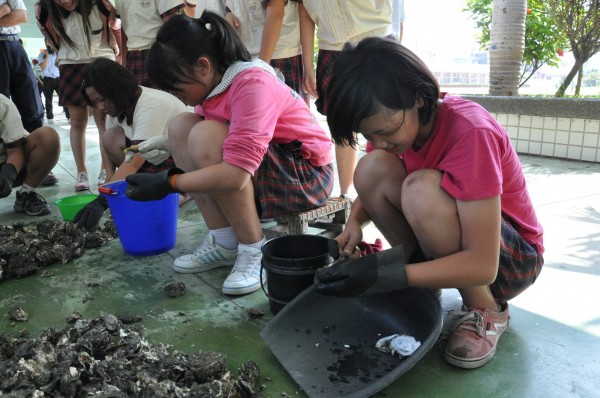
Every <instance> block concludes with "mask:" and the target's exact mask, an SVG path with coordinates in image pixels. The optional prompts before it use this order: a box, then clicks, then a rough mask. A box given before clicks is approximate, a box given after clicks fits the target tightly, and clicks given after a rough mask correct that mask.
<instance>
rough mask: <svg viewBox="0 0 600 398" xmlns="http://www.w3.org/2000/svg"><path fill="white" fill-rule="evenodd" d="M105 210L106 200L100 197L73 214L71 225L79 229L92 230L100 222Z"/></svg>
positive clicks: (106, 206) (106, 207)
mask: <svg viewBox="0 0 600 398" xmlns="http://www.w3.org/2000/svg"><path fill="white" fill-rule="evenodd" d="M106 209H108V203H107V202H106V198H105V197H104V196H102V195H100V196H98V197H97V198H96V199H94V200H92V201H91V202H90V203H88V204H87V205H85V206H84V207H83V208H82V209H81V210H79V211H78V212H77V214H75V217H74V218H73V223H75V224H77V226H78V227H81V228H85V229H92V228H94V227H95V226H96V225H98V221H100V219H101V218H102V216H103V215H104V212H105V211H106Z"/></svg>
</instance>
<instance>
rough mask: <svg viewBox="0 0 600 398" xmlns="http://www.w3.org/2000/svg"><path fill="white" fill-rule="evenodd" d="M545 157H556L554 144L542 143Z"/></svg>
mask: <svg viewBox="0 0 600 398" xmlns="http://www.w3.org/2000/svg"><path fill="white" fill-rule="evenodd" d="M541 155H543V156H554V144H550V143H542V153H541Z"/></svg>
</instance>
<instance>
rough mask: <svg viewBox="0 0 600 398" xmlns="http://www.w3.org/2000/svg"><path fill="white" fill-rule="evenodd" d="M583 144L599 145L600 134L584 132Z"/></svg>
mask: <svg viewBox="0 0 600 398" xmlns="http://www.w3.org/2000/svg"><path fill="white" fill-rule="evenodd" d="M583 146H588V147H593V148H597V147H598V134H590V133H584V134H583Z"/></svg>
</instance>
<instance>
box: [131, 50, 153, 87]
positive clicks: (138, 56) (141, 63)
mask: <svg viewBox="0 0 600 398" xmlns="http://www.w3.org/2000/svg"><path fill="white" fill-rule="evenodd" d="M148 51H149V50H139V51H138V50H132V51H127V61H126V67H127V69H128V70H130V71H131V73H133V75H134V76H135V78H136V79H137V83H138V84H139V85H140V86H144V87H151V88H155V86H154V84H152V82H151V81H150V77H149V76H148V73H146V56H147V55H148Z"/></svg>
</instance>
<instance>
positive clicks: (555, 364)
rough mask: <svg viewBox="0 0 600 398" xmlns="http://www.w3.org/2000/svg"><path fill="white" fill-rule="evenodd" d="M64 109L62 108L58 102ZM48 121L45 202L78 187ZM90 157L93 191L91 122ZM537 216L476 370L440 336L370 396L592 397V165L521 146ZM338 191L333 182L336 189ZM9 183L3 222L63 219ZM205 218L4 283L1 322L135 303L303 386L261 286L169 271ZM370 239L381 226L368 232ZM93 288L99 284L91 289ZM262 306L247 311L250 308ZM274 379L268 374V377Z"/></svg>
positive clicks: (191, 217)
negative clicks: (454, 359)
mask: <svg viewBox="0 0 600 398" xmlns="http://www.w3.org/2000/svg"><path fill="white" fill-rule="evenodd" d="M58 109H59V110H60V108H58ZM56 121H57V123H56V124H55V125H53V126H54V127H55V128H56V129H57V131H58V132H59V133H60V136H61V141H62V153H61V157H60V161H59V165H57V166H56V167H55V169H54V173H55V174H56V175H57V176H58V177H59V179H60V182H59V183H58V185H56V186H53V187H47V188H41V189H40V193H41V194H42V195H43V196H44V197H45V198H46V199H47V200H48V202H49V203H53V202H54V201H55V200H57V199H59V198H60V197H63V196H68V195H72V194H74V191H73V184H74V175H75V167H74V161H73V156H72V153H71V151H70V144H69V125H68V123H67V122H66V120H65V119H64V116H63V115H62V113H60V114H59V115H57V117H56ZM86 138H87V148H88V156H87V159H88V167H89V170H90V178H91V180H92V184H91V185H92V186H91V189H92V190H95V189H96V185H95V179H96V176H97V175H98V172H99V165H100V157H99V151H98V144H97V142H98V135H97V130H96V129H95V127H94V126H93V124H91V125H90V127H89V128H88V132H87V135H86ZM521 160H522V163H523V167H524V169H525V172H526V175H527V181H528V184H529V189H530V192H531V196H532V198H533V201H534V203H535V205H536V207H537V211H538V216H539V218H540V219H541V222H542V224H543V226H544V228H545V230H546V233H545V244H546V248H547V252H546V256H545V258H546V264H545V266H544V269H543V271H542V273H541V275H540V277H539V279H538V281H537V282H536V283H535V284H534V285H533V286H532V287H531V288H530V289H528V290H527V291H526V292H525V293H523V294H522V295H521V296H520V297H517V298H516V299H514V300H512V301H511V302H510V311H511V323H510V327H509V329H508V330H507V332H506V333H505V334H504V336H503V337H502V339H501V341H500V345H499V347H498V351H497V352H496V356H495V358H494V359H493V360H492V361H491V362H490V363H489V364H487V365H486V366H484V367H483V368H481V369H478V370H470V371H467V370H462V369H458V368H455V367H452V366H450V365H448V364H446V363H445V362H444V360H443V349H444V342H443V341H439V342H438V343H436V344H435V345H434V347H433V348H432V349H431V351H430V352H429V353H428V354H427V355H426V356H425V357H424V358H423V359H422V360H421V361H420V362H419V363H418V364H417V365H415V366H414V367H413V368H412V369H411V370H410V371H409V372H407V373H406V374H404V375H403V376H402V377H401V378H400V379H399V380H397V381H396V382H394V383H393V384H391V385H390V386H389V387H387V388H386V389H384V390H382V391H381V392H379V393H377V394H376V395H375V396H376V397H400V396H402V397H475V396H487V397H593V396H600V392H599V391H600V306H598V302H600V293H599V292H600V164H590V163H583V162H577V161H565V160H558V159H548V158H540V157H532V156H521ZM334 193H335V192H334ZM14 198H15V193H14V192H13V194H12V195H11V196H10V197H8V198H6V199H2V200H0V223H1V224H12V223H14V222H26V223H29V222H36V221H40V220H42V219H50V220H60V219H61V216H60V213H59V211H58V208H56V206H54V205H52V213H51V214H50V215H48V216H44V217H39V218H36V217H29V216H25V215H19V214H15V213H14V212H13V211H12V206H13V203H14ZM205 233H206V227H205V225H204V223H203V221H202V218H201V217H200V215H199V213H198V211H197V209H196V207H195V205H194V204H193V203H187V204H185V205H184V206H183V207H182V208H181V209H180V214H179V224H178V231H177V245H176V247H175V248H174V249H173V250H171V251H170V252H168V253H166V254H162V255H157V256H153V257H143V258H140V257H131V256H128V255H126V254H125V253H124V252H123V250H122V247H121V245H120V242H119V240H118V239H116V240H113V241H112V242H110V243H109V244H108V245H106V246H104V247H102V248H99V249H94V250H87V251H86V253H85V255H84V256H83V257H81V258H79V259H77V260H75V261H73V262H70V263H67V264H65V265H56V266H53V267H52V268H51V269H52V271H53V272H54V276H52V277H49V278H44V277H42V276H41V273H37V274H35V275H33V276H30V277H27V278H24V279H21V280H10V281H5V282H2V283H1V284H0V331H8V332H18V331H20V330H22V329H27V330H28V331H29V332H30V335H31V336H37V335H38V334H39V332H41V331H42V330H45V329H47V328H48V327H55V328H58V329H62V328H63V327H64V326H65V325H66V323H65V317H66V315H67V314H69V313H71V312H72V311H79V312H81V313H82V314H83V316H85V317H88V318H94V317H98V315H99V314H100V311H108V312H112V313H115V314H116V313H121V312H126V311H128V312H134V313H137V314H140V315H142V316H143V321H142V325H143V327H144V330H145V335H146V337H147V338H148V340H149V341H150V342H152V343H156V342H163V343H168V344H171V345H172V346H173V349H178V350H182V351H186V352H191V351H195V350H214V351H218V352H222V353H224V354H226V355H227V360H228V363H229V367H230V369H231V370H232V372H236V369H237V368H238V367H239V365H240V364H241V363H243V362H245V361H246V360H249V359H252V360H254V361H256V362H257V363H258V364H259V365H260V367H261V383H262V384H265V385H266V389H265V390H264V392H263V393H264V395H265V396H267V397H281V396H282V394H283V393H286V394H289V395H291V396H294V397H302V396H305V395H304V393H303V392H302V391H300V389H299V388H298V386H297V385H296V384H295V382H294V381H293V380H292V378H291V377H290V376H289V375H288V374H287V372H286V371H285V369H284V368H283V367H282V366H281V365H280V364H279V362H278V361H277V359H276V358H275V357H274V356H273V355H272V353H271V352H270V350H269V348H268V347H267V346H266V344H265V343H264V342H263V341H262V339H261V338H260V335H259V333H260V331H261V329H262V328H263V327H264V326H265V325H266V324H267V323H268V322H269V321H270V320H271V319H272V315H271V314H270V312H269V307H268V299H267V297H266V296H265V294H264V293H263V292H262V291H260V290H259V291H257V292H255V293H252V294H250V295H247V296H243V297H237V298H232V297H226V296H224V295H222V294H221V292H220V288H221V284H222V281H223V280H224V278H225V277H226V275H227V273H228V270H227V269H223V268H221V269H215V270H212V271H209V272H206V273H203V274H198V275H182V274H177V273H175V272H173V271H172V269H171V264H172V262H173V259H174V258H175V257H177V256H178V255H181V254H183V253H188V252H191V251H192V250H193V249H194V248H195V247H196V246H197V245H198V244H199V243H200V242H201V240H202V239H203V237H204V235H205ZM368 236H369V239H370V240H371V241H372V240H373V239H374V238H375V237H377V236H378V234H377V231H376V230H374V229H371V230H370V231H369V234H368ZM176 281H181V282H184V283H185V285H186V293H185V295H183V296H181V297H179V298H175V299H170V298H167V297H166V296H165V294H164V293H163V290H162V287H163V286H164V285H166V284H168V283H171V282H176ZM90 286H96V287H90ZM442 302H443V308H444V311H445V313H446V312H447V311H448V310H450V309H457V308H459V306H460V298H459V296H458V294H457V292H456V291H455V290H445V291H444V292H443V297H442ZM14 305H20V306H22V307H23V308H24V309H25V310H26V311H27V312H28V313H29V316H30V319H29V321H27V322H25V323H17V324H14V323H13V322H11V321H10V320H9V319H8V316H7V312H8V311H9V310H10V308H12V307H13V306H14ZM252 307H256V308H260V309H262V310H264V312H265V316H264V317H262V318H258V319H252V318H251V317H250V316H249V315H248V314H247V310H248V308H252ZM266 377H268V378H270V381H268V380H267V379H266Z"/></svg>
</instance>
